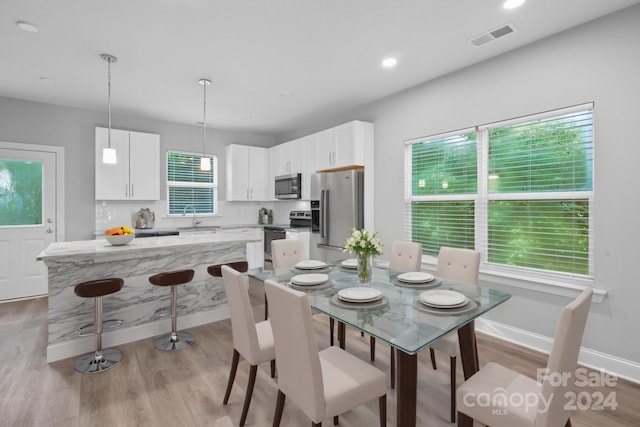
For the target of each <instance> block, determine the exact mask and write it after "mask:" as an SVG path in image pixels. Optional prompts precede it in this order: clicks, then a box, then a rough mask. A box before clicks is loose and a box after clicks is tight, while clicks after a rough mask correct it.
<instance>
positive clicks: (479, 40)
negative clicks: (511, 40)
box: [469, 24, 515, 46]
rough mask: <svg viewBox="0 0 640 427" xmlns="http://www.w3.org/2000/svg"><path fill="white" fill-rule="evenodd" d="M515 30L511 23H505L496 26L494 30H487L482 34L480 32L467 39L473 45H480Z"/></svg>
mask: <svg viewBox="0 0 640 427" xmlns="http://www.w3.org/2000/svg"><path fill="white" fill-rule="evenodd" d="M514 31H515V28H514V27H513V25H511V24H506V25H503V26H502V27H498V28H496V29H494V30H491V31H487V32H486V33H484V34H480V35H479V36H477V37H474V38H472V39H470V40H469V42H470V43H471V44H472V45H474V46H481V45H483V44H485V43H489V42H490V41H493V40H495V39H497V38H500V37H502V36H506V35H507V34H509V33H513V32H514Z"/></svg>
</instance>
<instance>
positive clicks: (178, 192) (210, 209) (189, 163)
mask: <svg viewBox="0 0 640 427" xmlns="http://www.w3.org/2000/svg"><path fill="white" fill-rule="evenodd" d="M200 157H202V156H201V155H199V154H194V153H182V152H177V151H167V199H168V203H167V204H168V210H169V215H182V213H183V212H184V211H185V209H186V211H187V212H189V213H191V212H192V211H193V209H195V210H196V212H197V213H198V214H211V215H215V214H217V212H218V179H217V175H218V159H217V157H216V156H211V170H210V171H201V170H200Z"/></svg>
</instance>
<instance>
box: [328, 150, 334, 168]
mask: <svg viewBox="0 0 640 427" xmlns="http://www.w3.org/2000/svg"><path fill="white" fill-rule="evenodd" d="M332 154H333V153H331V152H330V153H329V166H331V165H332V163H331V155H332Z"/></svg>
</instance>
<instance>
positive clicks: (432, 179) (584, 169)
mask: <svg viewBox="0 0 640 427" xmlns="http://www.w3.org/2000/svg"><path fill="white" fill-rule="evenodd" d="M476 129H477V130H476ZM476 129H474V130H467V131H458V132H453V133H449V134H445V135H440V136H433V137H426V138H421V139H416V140H412V141H408V142H407V143H406V147H405V220H406V222H405V232H406V238H409V239H411V240H413V241H417V242H420V243H422V244H423V246H424V251H423V252H424V253H425V254H431V255H437V253H438V251H439V249H440V247H441V246H452V247H463V248H469V249H476V250H478V251H480V252H481V254H482V261H483V265H484V267H483V268H499V269H502V270H504V269H507V270H509V269H511V270H515V272H516V273H517V274H525V275H530V274H534V273H532V271H533V272H535V271H541V270H544V271H545V272H546V273H550V274H556V275H559V276H564V277H566V276H567V275H569V276H580V277H592V276H593V223H592V220H591V215H590V209H591V206H592V203H593V187H594V183H593V176H594V174H593V168H594V157H593V105H592V104H589V105H582V106H577V107H571V108H568V109H563V110H556V111H552V112H547V113H542V114H536V115H534V116H529V117H522V118H519V119H510V120H509V121H504V122H499V123H492V124H490V125H483V126H478V127H477V128H476ZM546 273H545V274H546Z"/></svg>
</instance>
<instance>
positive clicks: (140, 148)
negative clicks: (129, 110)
mask: <svg viewBox="0 0 640 427" xmlns="http://www.w3.org/2000/svg"><path fill="white" fill-rule="evenodd" d="M108 146H109V130H108V129H107V128H102V127H96V140H95V147H96V152H95V167H96V173H95V198H96V200H159V199H160V135H155V134H150V133H142V132H130V131H124V130H119V129H111V148H115V149H116V155H117V159H118V161H117V163H116V164H113V165H111V164H104V163H102V149H103V148H107V147H108Z"/></svg>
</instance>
